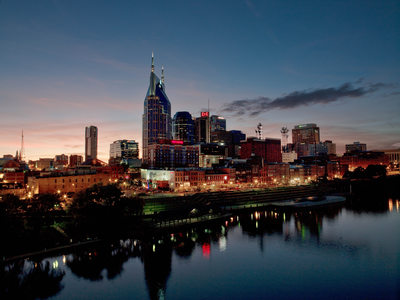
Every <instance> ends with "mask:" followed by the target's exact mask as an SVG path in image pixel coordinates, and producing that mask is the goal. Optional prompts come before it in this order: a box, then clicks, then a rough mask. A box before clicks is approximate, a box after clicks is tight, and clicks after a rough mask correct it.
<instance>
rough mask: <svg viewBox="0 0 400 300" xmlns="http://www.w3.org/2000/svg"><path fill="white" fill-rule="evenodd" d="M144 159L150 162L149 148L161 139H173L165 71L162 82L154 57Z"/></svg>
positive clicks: (146, 105) (146, 108)
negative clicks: (157, 73) (158, 75)
mask: <svg viewBox="0 0 400 300" xmlns="http://www.w3.org/2000/svg"><path fill="white" fill-rule="evenodd" d="M142 130H143V132H142V138H143V144H142V147H143V148H142V150H143V151H142V157H143V161H144V162H145V163H148V160H149V146H150V145H153V144H156V143H157V141H158V140H159V139H172V119H171V103H170V102H169V99H168V97H167V94H166V93H165V85H164V70H162V76H161V80H160V79H159V78H158V77H157V75H156V74H155V73H154V56H153V55H152V58H151V73H150V84H149V88H148V90H147V94H146V98H145V99H144V112H143V127H142Z"/></svg>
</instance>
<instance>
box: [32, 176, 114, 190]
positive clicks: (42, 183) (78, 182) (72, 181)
mask: <svg viewBox="0 0 400 300" xmlns="http://www.w3.org/2000/svg"><path fill="white" fill-rule="evenodd" d="M110 181H111V176H110V174H107V173H96V174H79V175H74V174H73V175H66V174H54V175H48V176H37V177H33V176H32V177H28V186H29V191H30V192H32V193H33V194H44V193H58V194H66V193H71V192H72V193H76V192H79V191H82V190H84V189H87V188H89V187H91V186H93V185H94V184H103V185H106V184H109V183H110Z"/></svg>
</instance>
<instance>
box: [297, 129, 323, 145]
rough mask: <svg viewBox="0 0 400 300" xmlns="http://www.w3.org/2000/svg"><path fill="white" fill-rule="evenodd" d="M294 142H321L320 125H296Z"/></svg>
mask: <svg viewBox="0 0 400 300" xmlns="http://www.w3.org/2000/svg"><path fill="white" fill-rule="evenodd" d="M292 142H293V144H301V143H305V144H317V143H319V142H320V134H319V127H318V126H317V125H316V124H301V125H296V126H294V128H293V129H292Z"/></svg>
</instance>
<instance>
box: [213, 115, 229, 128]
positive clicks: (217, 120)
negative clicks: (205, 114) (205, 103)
mask: <svg viewBox="0 0 400 300" xmlns="http://www.w3.org/2000/svg"><path fill="white" fill-rule="evenodd" d="M210 126H211V132H215V131H226V120H225V118H224V117H221V116H216V115H212V116H211V117H210Z"/></svg>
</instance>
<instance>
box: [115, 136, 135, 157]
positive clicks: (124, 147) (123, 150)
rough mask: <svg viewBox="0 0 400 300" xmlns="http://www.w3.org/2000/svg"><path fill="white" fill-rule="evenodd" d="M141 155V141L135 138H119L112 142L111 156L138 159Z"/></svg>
mask: <svg viewBox="0 0 400 300" xmlns="http://www.w3.org/2000/svg"><path fill="white" fill-rule="evenodd" d="M138 157H139V143H137V142H135V141H134V140H118V141H115V142H113V143H112V144H110V158H120V159H129V158H132V159H136V158H138Z"/></svg>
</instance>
